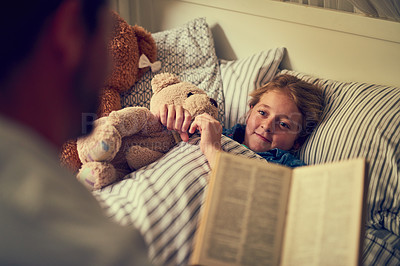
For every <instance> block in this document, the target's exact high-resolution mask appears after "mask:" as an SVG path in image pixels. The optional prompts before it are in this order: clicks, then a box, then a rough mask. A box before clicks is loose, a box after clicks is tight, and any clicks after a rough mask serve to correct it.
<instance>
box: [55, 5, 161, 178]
mask: <svg viewBox="0 0 400 266" xmlns="http://www.w3.org/2000/svg"><path fill="white" fill-rule="evenodd" d="M111 16H112V19H113V30H112V39H111V41H110V42H109V44H108V50H109V52H110V54H111V58H112V60H113V70H112V72H111V74H110V76H109V77H108V78H107V80H106V82H105V85H104V87H103V88H102V90H101V91H100V94H99V106H98V110H97V114H96V115H97V117H103V116H107V115H109V114H110V113H111V112H112V111H115V110H119V109H121V97H120V94H121V93H123V92H125V91H128V90H129V89H130V88H131V87H132V86H133V85H134V84H135V82H137V81H138V80H139V79H140V77H141V76H142V75H143V73H144V72H145V71H147V70H149V69H150V68H149V66H150V65H151V63H154V64H155V60H156V58H157V47H156V43H155V41H154V39H153V37H152V36H151V34H150V33H149V32H147V31H146V30H145V29H143V28H142V27H140V26H130V25H129V24H128V23H127V22H126V21H124V20H123V19H122V18H121V17H120V16H119V15H118V14H117V13H116V12H114V11H111ZM146 61H147V64H146ZM90 122H91V121H90ZM60 159H61V165H63V166H65V167H67V168H69V169H71V170H72V171H73V172H77V171H78V170H79V168H80V167H81V165H82V164H81V161H80V160H79V157H78V152H77V147H76V140H70V141H68V142H67V143H65V144H64V146H63V147H62V150H61V154H60Z"/></svg>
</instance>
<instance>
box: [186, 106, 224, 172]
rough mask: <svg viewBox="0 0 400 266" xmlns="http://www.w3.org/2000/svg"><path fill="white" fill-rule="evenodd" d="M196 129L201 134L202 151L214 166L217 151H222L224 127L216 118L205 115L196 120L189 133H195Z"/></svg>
mask: <svg viewBox="0 0 400 266" xmlns="http://www.w3.org/2000/svg"><path fill="white" fill-rule="evenodd" d="M196 129H197V130H199V132H200V134H201V140H200V149H201V151H202V152H203V153H204V155H205V156H206V157H207V160H208V163H209V164H210V166H212V165H213V163H214V159H215V155H216V153H217V151H219V150H221V135H222V126H221V124H220V123H219V121H217V120H216V119H215V118H214V117H212V116H211V115H209V114H206V113H204V114H201V115H199V116H197V117H196V118H195V119H194V121H193V123H192V125H191V126H190V129H189V133H191V134H192V133H194V132H195V131H196Z"/></svg>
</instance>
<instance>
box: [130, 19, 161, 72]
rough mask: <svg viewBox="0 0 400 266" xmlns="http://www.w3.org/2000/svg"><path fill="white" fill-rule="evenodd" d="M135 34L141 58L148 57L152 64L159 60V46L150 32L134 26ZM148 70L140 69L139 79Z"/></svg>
mask: <svg viewBox="0 0 400 266" xmlns="http://www.w3.org/2000/svg"><path fill="white" fill-rule="evenodd" d="M131 29H132V30H133V32H134V33H135V35H136V38H137V43H138V49H139V53H138V56H139V57H140V56H141V55H142V54H144V55H146V57H147V58H148V59H149V60H150V62H151V63H154V61H156V59H157V45H156V42H155V40H154V38H153V36H152V35H151V33H150V32H148V31H147V30H145V29H144V28H143V27H141V26H138V25H134V26H132V27H131ZM147 70H148V68H147V69H139V75H138V76H139V77H138V78H137V79H138V80H139V78H140V77H141V76H142V75H143V73H144V72H146V71H147Z"/></svg>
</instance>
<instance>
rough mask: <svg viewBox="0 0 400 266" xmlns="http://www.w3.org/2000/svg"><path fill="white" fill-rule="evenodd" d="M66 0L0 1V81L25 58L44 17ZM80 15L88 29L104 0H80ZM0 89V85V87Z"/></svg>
mask: <svg viewBox="0 0 400 266" xmlns="http://www.w3.org/2000/svg"><path fill="white" fill-rule="evenodd" d="M63 1H66V0H19V1H14V0H10V1H6V2H5V3H2V10H3V12H2V13H3V14H2V15H1V16H0V29H1V31H0V32H1V42H0V81H3V80H4V79H5V78H6V76H7V75H8V74H9V73H10V71H12V70H13V69H14V68H15V66H17V65H18V64H19V63H20V62H21V61H22V60H23V59H24V58H26V57H27V56H28V55H29V53H30V52H31V50H32V49H33V47H34V46H35V44H36V40H37V38H38V35H39V33H40V32H41V29H42V27H43V26H44V24H45V22H46V20H47V19H48V18H49V17H51V16H52V15H53V14H54V12H55V11H56V10H57V8H58V7H59V6H60V4H61V3H62V2H63ZM81 2H82V13H83V18H84V19H85V22H86V27H87V30H88V31H89V32H92V31H93V30H94V29H95V28H96V25H97V13H98V9H99V7H101V6H102V5H104V3H105V2H106V0H81ZM0 89H1V88H0Z"/></svg>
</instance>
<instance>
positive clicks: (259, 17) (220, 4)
mask: <svg viewBox="0 0 400 266" xmlns="http://www.w3.org/2000/svg"><path fill="white" fill-rule="evenodd" d="M131 2H132V1H131ZM135 3H136V6H135V7H131V8H132V9H135V12H134V14H133V19H132V21H131V23H137V24H140V25H142V26H144V27H145V28H147V29H148V30H150V31H151V32H158V31H162V30H166V29H170V28H173V27H176V26H178V25H181V24H184V23H185V22H187V21H189V20H191V19H193V18H196V17H205V18H206V20H207V22H208V24H209V25H210V27H211V29H212V33H213V37H214V41H215V47H216V52H217V56H218V57H219V58H222V59H230V60H232V59H240V58H243V57H246V56H249V55H251V54H253V53H256V52H259V51H261V50H265V49H270V48H274V47H278V46H279V47H285V48H286V50H287V53H286V56H285V58H284V60H283V63H282V65H281V68H286V69H291V70H295V71H301V72H303V73H307V74H311V75H315V76H318V77H324V78H330V79H336V80H341V81H357V82H368V83H375V84H382V85H391V86H400V75H399V73H400V63H399V62H400V23H398V22H391V21H386V20H381V19H375V18H369V17H365V16H362V15H356V14H350V13H344V12H338V11H331V10H326V9H322V8H314V7H307V6H302V5H296V4H290V3H284V2H278V1H271V0H236V1H232V0H213V1H208V0H153V1H145V0H138V1H136V2H135Z"/></svg>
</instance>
